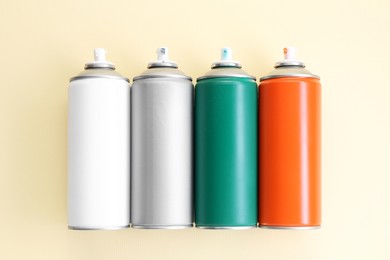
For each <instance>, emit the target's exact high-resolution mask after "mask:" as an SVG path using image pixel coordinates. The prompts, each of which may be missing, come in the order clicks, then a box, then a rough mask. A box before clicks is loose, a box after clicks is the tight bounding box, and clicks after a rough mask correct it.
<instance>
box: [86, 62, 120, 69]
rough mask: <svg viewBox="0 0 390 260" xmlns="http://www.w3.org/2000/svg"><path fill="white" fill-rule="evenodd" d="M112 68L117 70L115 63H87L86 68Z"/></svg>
mask: <svg viewBox="0 0 390 260" xmlns="http://www.w3.org/2000/svg"><path fill="white" fill-rule="evenodd" d="M102 68H104V69H112V70H115V65H114V64H112V63H87V64H85V66H84V69H102Z"/></svg>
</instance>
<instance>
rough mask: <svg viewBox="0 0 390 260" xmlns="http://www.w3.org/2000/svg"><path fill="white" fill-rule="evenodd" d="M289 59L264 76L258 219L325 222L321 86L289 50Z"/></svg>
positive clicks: (269, 223)
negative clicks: (322, 177) (323, 210)
mask: <svg viewBox="0 0 390 260" xmlns="http://www.w3.org/2000/svg"><path fill="white" fill-rule="evenodd" d="M284 54H285V60H283V61H280V62H277V63H276V64H275V69H274V70H273V71H272V72H271V73H270V74H268V75H267V76H265V77H263V78H261V79H260V86H259V118H260V119H259V120H260V131H259V133H260V135H259V141H260V173H259V190H260V192H259V196H260V197H259V202H260V206H259V224H260V226H261V227H268V228H286V229H310V228H316V227H319V226H320V225H321V176H320V175H321V154H320V153H321V140H320V138H321V136H320V135H321V133H320V131H321V125H320V123H321V85H320V81H319V77H318V76H316V75H313V74H312V73H310V72H309V71H308V70H306V69H305V65H304V63H303V62H302V61H298V60H296V59H295V49H294V48H285V49H284Z"/></svg>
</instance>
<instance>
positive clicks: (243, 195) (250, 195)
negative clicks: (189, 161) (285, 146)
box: [195, 68, 257, 229]
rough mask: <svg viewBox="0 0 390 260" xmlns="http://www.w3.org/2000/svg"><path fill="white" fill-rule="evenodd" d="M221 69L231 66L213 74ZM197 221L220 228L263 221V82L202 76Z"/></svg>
mask: <svg viewBox="0 0 390 260" xmlns="http://www.w3.org/2000/svg"><path fill="white" fill-rule="evenodd" d="M220 70H221V71H222V70H225V69H224V68H221V69H219V68H216V69H214V70H212V73H215V74H218V73H219V72H218V71H220ZM231 70H235V71H237V72H239V69H236V68H234V69H233V68H232V69H231ZM224 73H225V72H221V73H220V74H224ZM228 73H229V68H227V70H226V74H228ZM240 76H243V75H240ZM195 223H196V226H197V227H200V228H216V229H218V228H221V229H222V228H245V227H255V226H256V224H257V85H256V83H255V80H254V79H253V78H249V77H234V76H231V77H229V76H222V75H217V76H216V77H213V76H208V77H206V78H204V79H198V83H197V85H196V88H195Z"/></svg>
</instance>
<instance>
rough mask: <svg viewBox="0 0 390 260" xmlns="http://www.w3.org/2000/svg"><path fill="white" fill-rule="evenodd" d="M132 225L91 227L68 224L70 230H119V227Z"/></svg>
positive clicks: (123, 227)
mask: <svg viewBox="0 0 390 260" xmlns="http://www.w3.org/2000/svg"><path fill="white" fill-rule="evenodd" d="M129 227H130V225H126V226H107V227H95V226H90V227H81V226H68V229H69V230H119V229H125V228H129Z"/></svg>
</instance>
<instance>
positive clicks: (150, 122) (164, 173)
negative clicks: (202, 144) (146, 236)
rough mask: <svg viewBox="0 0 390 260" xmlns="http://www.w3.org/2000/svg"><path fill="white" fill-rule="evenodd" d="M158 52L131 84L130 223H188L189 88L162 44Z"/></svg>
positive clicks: (187, 79)
mask: <svg viewBox="0 0 390 260" xmlns="http://www.w3.org/2000/svg"><path fill="white" fill-rule="evenodd" d="M157 54H158V60H157V61H155V62H151V63H149V65H148V70H146V71H145V72H143V73H142V74H141V75H140V76H137V77H135V78H134V83H133V86H132V88H131V96H132V106H131V107H132V115H131V116H132V118H131V120H132V133H131V138H132V168H131V170H132V177H131V178H132V179H131V188H132V189H131V223H132V227H134V228H161V229H169V228H185V227H192V225H193V203H192V202H193V196H192V193H193V95H194V94H193V93H194V87H193V85H192V79H191V78H190V77H188V76H186V75H185V74H184V73H183V72H181V71H179V70H178V69H177V68H178V66H177V64H176V63H175V62H173V61H170V60H169V59H168V49H167V48H159V49H158V50H157Z"/></svg>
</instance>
